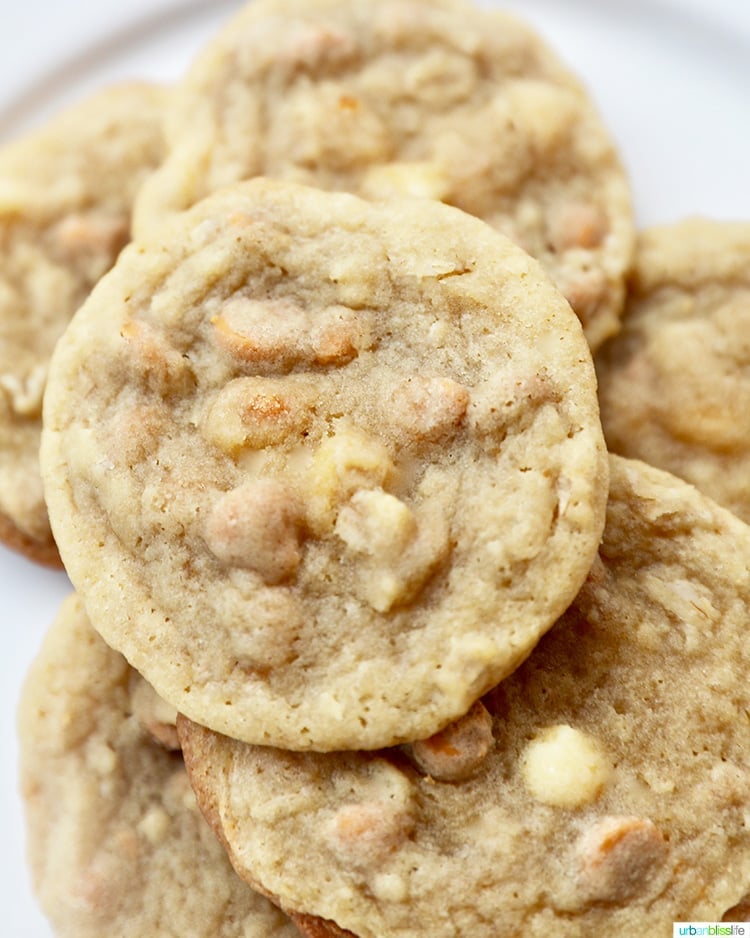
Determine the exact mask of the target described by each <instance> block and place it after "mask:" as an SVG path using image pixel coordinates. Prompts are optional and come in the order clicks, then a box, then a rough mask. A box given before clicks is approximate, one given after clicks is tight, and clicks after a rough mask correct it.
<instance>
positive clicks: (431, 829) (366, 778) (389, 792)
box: [178, 457, 750, 938]
mask: <svg viewBox="0 0 750 938" xmlns="http://www.w3.org/2000/svg"><path fill="white" fill-rule="evenodd" d="M611 470H612V471H611V483H612V484H611V496H610V501H609V507H608V514H607V526H606V529H605V532H604V536H603V540H602V546H601V550H600V555H599V557H598V559H597V561H596V563H595V564H594V567H593V569H592V572H591V575H590V576H589V578H588V579H587V581H586V583H585V585H584V586H583V588H582V589H581V591H580V593H579V595H578V597H577V598H576V600H575V602H574V603H573V605H572V606H571V608H570V609H569V610H568V611H567V612H566V613H565V615H563V616H562V617H561V618H560V619H559V621H558V622H557V624H556V625H555V627H554V628H553V629H552V630H551V631H550V632H549V633H547V634H546V635H545V636H544V637H543V638H542V639H541V641H540V642H539V644H538V645H537V646H536V648H535V649H534V651H533V652H532V653H531V654H530V656H529V657H528V658H527V660H526V661H525V662H524V663H523V664H522V665H521V666H520V667H519V668H518V669H517V670H516V671H515V672H514V673H513V674H511V675H510V676H508V677H507V678H506V679H505V680H503V681H501V682H500V684H499V685H498V686H497V687H496V688H494V689H493V690H492V691H491V692H490V693H489V694H487V695H485V697H484V698H483V708H484V709H479V708H477V710H476V711H475V713H474V714H473V716H471V717H469V718H468V724H467V725H468V726H470V725H471V723H472V721H474V720H477V721H479V724H480V726H482V725H483V723H484V720H485V716H484V714H485V711H486V714H487V717H486V718H487V719H488V720H490V722H491V730H492V742H491V744H490V745H489V746H488V747H487V749H486V751H485V752H484V755H483V757H482V758H478V759H477V761H476V764H475V765H474V767H473V771H472V772H471V773H470V774H468V775H467V776H464V777H459V778H455V777H453V778H452V777H450V776H447V775H446V776H444V777H443V778H442V779H441V777H440V773H439V772H433V771H430V770H428V772H426V773H425V771H424V768H421V767H415V766H414V764H413V763H412V761H411V760H410V759H407V758H405V752H404V750H405V748H406V747H401V748H399V749H388V750H381V751H380V752H378V753H377V754H369V753H363V752H359V753H327V754H326V753H312V754H311V753H307V754H300V753H289V752H284V751H282V750H279V749H272V748H268V747H262V746H250V745H247V744H243V743H241V742H238V741H236V740H231V739H228V738H227V737H224V736H220V735H219V734H216V733H212V732H211V731H210V730H206V729H203V728H201V727H199V726H197V725H196V724H193V723H190V722H189V721H186V720H184V719H183V718H179V719H178V733H179V735H180V739H181V741H182V743H183V746H184V749H185V753H186V756H185V758H186V764H187V765H188V772H189V774H190V775H191V779H192V781H193V784H194V786H195V790H196V793H197V797H198V800H199V803H201V805H202V806H203V807H204V809H206V810H209V811H211V812H212V816H213V820H214V824H215V825H216V828H217V830H218V831H219V834H220V836H221V837H222V838H224V839H225V842H226V844H227V849H228V850H229V852H230V855H231V856H232V859H233V863H234V864H235V866H236V868H237V870H238V871H239V873H240V875H241V876H243V877H246V878H248V880H250V881H253V882H257V883H260V884H261V885H262V887H263V888H264V889H267V890H269V891H272V892H274V893H276V894H277V895H278V897H279V901H280V902H281V904H282V905H283V906H284V907H285V908H288V909H290V910H292V911H293V913H294V914H295V915H298V916H300V917H301V919H302V926H303V932H304V933H305V934H309V935H313V936H327V935H338V934H341V930H344V931H345V933H346V934H350V933H351V934H354V935H357V936H360V938H373V936H378V938H394V936H401V935H404V934H414V929H415V926H414V923H415V922H418V923H419V926H418V930H419V933H420V934H421V933H424V934H427V935H430V936H436V938H454V936H457V935H460V936H472V938H475V936H477V938H496V936H497V935H522V934H523V935H532V936H539V938H542V936H545V938H546V936H549V935H551V934H554V935H563V936H571V938H572V936H578V938H580V936H581V935H616V936H626V935H661V934H668V933H669V931H670V929H671V927H672V923H673V922H674V921H686V920H687V921H709V922H716V921H719V920H720V919H721V918H722V916H723V915H724V914H725V913H726V914H736V915H742V914H744V913H743V905H742V903H743V902H746V900H743V896H745V895H746V893H747V887H748V882H750V833H749V830H748V824H747V815H748V808H747V806H748V799H749V798H750V766H748V761H747V752H748V746H749V745H750V722H748V719H747V712H748V702H749V701H748V690H747V682H746V680H745V679H744V677H745V675H746V674H747V669H748V664H750V652H748V646H747V641H746V631H747V630H746V625H747V620H748V613H749V611H750V528H748V527H747V526H746V525H745V524H744V523H743V522H741V521H739V520H738V519H737V518H736V517H735V516H733V515H732V514H730V513H729V512H728V511H726V510H724V509H722V508H720V507H719V506H718V505H716V504H715V503H713V502H711V501H710V500H709V499H708V498H707V497H704V496H702V495H701V494H700V493H698V492H697V491H696V490H695V489H694V488H693V487H692V486H689V485H687V484H686V483H684V482H682V481H681V480H678V479H677V478H675V477H674V476H671V475H668V474H666V473H664V472H661V471H659V470H656V469H652V468H650V467H648V466H646V465H644V464H643V463H639V462H630V461H627V460H624V459H620V458H619V457H612V464H611ZM461 735H462V734H461V721H459V723H458V724H456V725H455V726H454V727H451V728H448V729H447V730H446V731H444V734H442V740H443V742H444V743H445V746H444V747H441V746H440V738H441V734H439V735H438V737H436V744H433V745H432V747H431V748H432V749H433V750H434V751H436V753H437V757H438V758H439V759H440V760H441V761H443V760H444V763H447V764H448V765H450V751H449V750H448V752H447V754H446V755H444V751H441V748H442V749H443V750H445V749H448V747H449V746H450V744H451V740H452V739H454V740H455V739H458V741H459V743H460V739H461ZM531 747H536V749H535V751H536V755H537V756H538V757H539V758H538V760H536V758H530V756H529V750H530V748H531ZM454 748H458V746H456V747H454ZM482 748H484V747H482ZM475 751H476V753H477V755H478V756H481V752H480V749H479V748H477V749H476V750H475ZM530 763H535V764H534V765H533V767H532V768H530ZM399 778H400V781H399V780H398V779H399ZM292 779H293V784H290V780H292ZM374 779H380V780H385V779H387V780H388V783H387V785H386V784H385V783H384V781H381V783H380V784H375V782H374V781H373V780H374ZM530 781H531V784H530ZM332 832H334V834H335V835H337V836H333V835H332ZM292 842H293V843H294V844H295V848H294V849H293V850H290V849H289V844H290V843H292ZM732 909H734V910H735V911H734V912H731V913H730V911H729V910H732ZM311 916H312V917H313V918H312V919H311V918H310V917H311ZM305 928H307V929H308V930H307V931H305Z"/></svg>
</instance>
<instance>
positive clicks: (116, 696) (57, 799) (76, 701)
mask: <svg viewBox="0 0 750 938" xmlns="http://www.w3.org/2000/svg"><path fill="white" fill-rule="evenodd" d="M167 709H168V708H166V706H165V704H164V703H163V702H162V701H159V700H158V698H157V697H156V695H155V694H154V692H153V691H152V690H151V689H150V688H149V687H148V685H146V683H145V682H144V681H143V679H142V678H141V677H140V676H139V675H138V674H137V673H136V672H135V671H133V670H132V669H131V668H130V667H128V664H127V662H126V661H125V659H124V658H122V656H121V655H119V654H118V653H117V652H115V651H112V649H110V648H109V647H107V645H106V644H105V643H104V641H103V640H102V639H101V638H100V637H99V635H98V634H97V633H96V632H95V631H94V629H93V628H92V627H91V625H90V623H89V621H88V619H87V618H86V614H85V612H84V610H83V606H82V604H81V602H80V600H79V598H78V597H77V596H75V595H73V596H71V597H69V598H68V599H67V600H66V601H65V602H64V603H63V605H62V607H61V609H60V612H59V615H58V617H57V619H56V621H55V622H54V624H53V625H52V627H51V629H50V630H49V632H48V634H47V636H46V638H45V641H44V643H43V646H42V649H41V651H40V653H39V655H38V657H37V658H36V660H35V661H34V662H33V664H32V666H31V668H30V670H29V673H28V675H27V677H26V680H25V683H24V687H23V691H22V696H21V700H20V703H19V713H18V728H19V739H20V783H21V793H22V796H23V799H24V807H25V811H26V821H27V834H28V853H29V862H30V866H31V871H32V879H33V883H34V888H35V891H36V893H37V895H38V897H39V901H40V904H41V906H42V909H43V910H44V912H45V914H46V915H47V916H48V917H49V920H50V922H51V924H52V926H53V927H54V929H55V934H56V935H58V936H60V938H101V936H102V935H111V936H113V938H124V936H127V935H159V936H160V938H170V936H174V938H184V936H185V935H190V936H191V938H294V936H295V935H297V934H298V933H297V930H296V929H295V928H294V926H293V925H292V924H291V922H290V921H289V920H288V919H287V918H286V917H285V916H284V915H283V914H282V913H281V912H280V911H279V910H278V909H276V908H275V907H274V906H272V905H271V903H270V902H269V901H268V900H267V899H265V898H264V897H262V896H260V895H258V894H257V893H255V892H254V891H253V890H252V889H250V887H249V886H247V885H246V884H245V883H243V882H242V881H241V880H240V879H239V878H238V877H237V875H236V874H235V873H234V871H233V869H232V867H231V866H230V864H229V861H228V860H227V857H226V854H225V852H224V848H223V847H222V846H221V844H220V843H219V842H218V841H217V840H216V838H215V836H214V834H213V833H212V831H211V830H210V828H209V827H208V825H207V824H206V823H205V822H204V820H203V818H202V817H201V814H200V811H199V810H198V807H197V805H196V803H195V798H194V796H193V793H192V791H191V789H190V785H189V783H188V780H187V775H186V773H185V767H184V764H183V761H182V757H181V755H180V754H179V753H177V752H172V751H169V750H168V749H167V748H165V747H164V746H163V745H162V743H161V741H160V735H161V734H160V733H157V734H156V735H154V733H153V729H154V727H155V726H159V727H163V726H165V725H167V724H168V723H169V722H171V724H172V731H173V732H174V716H175V714H174V713H172V715H171V718H170V716H169V714H168V713H166V714H165V712H164V711H165V710H167ZM154 716H157V717H158V718H159V719H158V720H157V721H156V723H155V722H154V719H153V717H154ZM170 746H171V743H170Z"/></svg>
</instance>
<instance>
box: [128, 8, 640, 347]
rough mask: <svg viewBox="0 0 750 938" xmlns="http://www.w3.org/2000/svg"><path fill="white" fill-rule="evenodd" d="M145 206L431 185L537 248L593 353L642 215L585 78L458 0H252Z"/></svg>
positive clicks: (141, 209)
mask: <svg viewBox="0 0 750 938" xmlns="http://www.w3.org/2000/svg"><path fill="white" fill-rule="evenodd" d="M168 128H169V135H168V138H169V143H170V153H169V156H168V159H167V160H166V162H165V164H164V166H163V168H162V169H161V170H160V171H159V172H158V173H156V174H155V175H154V177H153V178H152V180H151V181H150V182H149V183H147V185H146V187H145V188H144V190H143V193H142V196H141V197H140V198H139V202H138V207H137V212H136V218H137V219H138V220H139V226H143V225H148V224H149V223H150V221H151V219H153V218H154V217H155V218H157V219H158V218H159V217H160V216H161V215H162V213H163V212H165V211H168V210H175V209H182V208H186V207H188V206H190V205H192V204H194V203H195V202H196V201H198V200H199V199H200V198H202V197H203V196H205V195H206V194H207V193H209V192H211V191H213V190H215V189H216V188H218V187H219V186H222V185H226V184H228V183H232V182H235V181H237V180H241V179H247V178H250V177H252V176H258V175H265V176H273V177H278V178H283V179H289V180H293V181H296V182H302V183H307V184H311V185H315V186H321V187H323V188H326V189H338V190H346V191H350V192H355V193H357V194H359V195H364V196H366V197H370V198H374V199H380V198H392V197H395V198H398V197H401V196H402V195H405V194H408V195H420V196H426V197H430V198H435V199H440V200H442V201H443V202H447V203H450V204H452V205H456V206H458V207H459V208H461V209H463V210H465V211H467V212H470V213H472V214H474V215H477V216H479V217H480V218H483V219H484V220H486V221H487V222H489V223H490V224H491V225H493V226H494V227H496V228H498V229H499V230H500V231H502V232H504V233H505V234H508V235H509V236H510V237H512V238H513V239H514V240H516V241H517V242H518V243H519V244H520V245H521V246H522V247H524V248H525V249H526V250H528V251H529V252H530V253H531V254H533V255H534V256H535V257H537V258H538V259H539V260H541V261H542V263H543V264H544V265H545V267H546V268H547V270H548V271H549V272H550V273H551V274H552V277H553V278H554V279H555V281H556V282H557V284H558V285H559V287H560V288H561V290H562V291H563V293H564V294H565V296H566V297H567V298H568V299H569V300H570V302H571V304H572V305H573V307H574V308H575V310H576V312H577V313H578V315H579V316H580V318H581V320H582V322H583V324H584V328H585V332H586V335H587V337H588V339H589V342H590V343H591V345H592V347H596V346H598V345H599V344H601V342H602V341H603V340H604V339H605V338H607V336H609V335H612V334H613V333H614V332H615V331H616V329H617V325H618V319H619V314H620V312H621V307H622V301H623V274H624V272H625V270H626V268H627V266H628V265H629V262H630V259H631V252H632V240H633V224H632V210H631V203H630V194H629V187H628V183H627V181H626V178H625V173H624V171H623V168H622V166H621V164H620V162H619V159H618V156H617V154H616V152H615V148H614V146H613V143H612V140H611V138H610V135H609V133H608V131H607V130H606V128H605V127H604V125H603V122H602V120H601V119H600V117H599V115H598V114H597V113H596V111H595V108H594V106H593V104H592V102H591V100H590V98H589V97H588V95H587V93H586V91H585V90H584V89H583V88H582V86H581V85H580V83H579V82H578V80H577V79H576V78H575V77H573V76H572V75H571V73H570V72H569V70H568V69H567V68H566V67H565V66H563V65H562V64H561V63H560V62H559V61H558V59H557V56H556V55H555V54H554V53H553V52H552V51H551V50H550V49H549V48H547V47H546V46H545V45H544V44H543V43H542V41H541V40H540V38H539V37H538V36H537V35H535V34H534V33H533V32H532V31H531V30H530V29H529V28H528V27H527V26H525V25H524V24H522V23H520V22H518V21H517V20H515V19H513V18H511V17H509V16H507V15H506V14H504V13H500V12H498V11H487V10H480V9H479V8H477V7H475V6H473V5H472V4H470V3H464V2H461V0H437V2H435V0H396V2H382V3H372V2H371V0H315V2H310V0H253V2H252V3H250V4H248V5H247V7H246V8H245V9H244V10H243V11H242V12H241V13H240V14H239V15H238V16H237V17H235V18H234V19H233V20H232V21H231V22H230V23H229V24H228V25H227V26H226V28H225V29H224V30H223V31H222V32H221V33H220V34H219V35H218V36H217V37H216V38H215V40H214V41H212V42H211V43H210V44H209V45H208V47H207V48H206V49H205V51H204V52H203V53H202V54H201V55H200V56H199V57H198V59H197V61H196V62H195V64H194V66H193V67H192V69H191V70H190V72H189V74H188V76H187V79H186V81H185V82H184V83H183V86H182V88H181V92H180V95H179V96H178V97H177V98H176V99H175V107H174V108H173V109H172V110H171V112H170V115H169V121H168Z"/></svg>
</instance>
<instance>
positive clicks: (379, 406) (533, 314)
mask: <svg viewBox="0 0 750 938" xmlns="http://www.w3.org/2000/svg"><path fill="white" fill-rule="evenodd" d="M42 462H43V469H44V473H45V482H46V495H47V498H48V501H49V507H50V514H51V517H52V521H53V526H54V529H55V534H56V537H57V541H58V544H59V545H60V550H61V554H62V556H63V558H64V560H65V563H66V567H67V569H68V572H69V574H70V576H71V578H72V580H73V582H74V584H75V585H76V587H77V588H78V589H79V590H80V591H81V592H82V593H83V594H84V595H85V599H86V604H87V608H88V611H89V614H90V615H91V618H92V622H93V624H94V625H95V627H96V628H98V629H99V630H100V631H101V633H102V634H103V636H104V637H105V638H106V639H107V641H108V642H110V644H112V645H113V647H115V648H117V649H118V650H120V651H121V652H123V653H124V654H125V656H126V657H127V658H128V660H129V661H130V662H131V664H133V665H134V666H135V667H136V668H137V669H138V670H139V671H141V672H142V673H143V674H144V675H145V676H146V678H147V679H148V680H149V682H150V683H151V684H153V686H154V687H155V688H156V689H157V691H158V692H159V694H160V695H161V696H162V697H163V698H164V699H166V700H168V701H169V702H170V703H171V704H172V705H173V706H175V707H177V708H178V709H179V710H181V711H183V712H185V713H186V714H187V715H188V716H190V717H192V718H193V719H196V720H198V721H200V722H202V723H205V724H206V725H208V726H211V727H212V728H214V729H217V730H219V731H220V732H226V733H228V734H230V735H233V736H236V737H237V738H240V739H245V740H247V741H249V742H256V743H269V744H275V745H281V746H288V747H290V748H293V749H306V748H313V749H337V748H347V747H350V748H351V747H357V748H375V747H378V746H382V745H386V744H389V745H390V744H394V743H396V742H401V741H404V740H408V739H413V738H416V737H419V736H420V735H425V736H426V735H430V734H431V733H433V732H435V731H436V730H438V729H440V727H441V726H442V725H444V724H445V723H447V722H450V721H451V720H452V719H454V718H456V717H457V716H459V715H461V714H463V713H464V712H465V711H466V710H467V709H468V708H469V707H470V706H471V704H472V702H473V701H474V700H475V699H476V698H477V697H479V696H480V695H481V694H482V693H484V692H485V691H486V690H487V689H488V688H489V687H491V686H493V685H494V684H495V683H497V681H498V680H499V679H500V678H501V677H503V676H504V675H505V674H507V673H508V672H509V671H511V670H513V668H514V667H516V666H517V665H518V664H519V663H520V662H521V661H522V660H523V658H524V657H525V656H526V655H527V654H528V652H529V651H530V650H531V648H532V647H533V645H534V643H535V642H536V641H537V639H538V638H539V637H540V635H541V634H542V633H543V632H544V631H545V630H546V629H547V628H549V627H550V626H551V625H552V624H553V622H554V620H555V618H556V617H557V616H558V615H559V614H560V612H562V610H563V609H564V608H565V607H566V606H567V605H568V603H569V602H570V601H571V600H572V598H573V596H574V595H575V593H576V591H577V590H578V588H579V587H580V584H581V582H582V581H583V579H584V578H585V576H586V572H587V570H588V568H589V567H590V565H591V562H592V559H593V557H594V555H595V552H596V548H597V545H598V541H599V536H600V532H601V529H602V527H603V522H604V507H605V502H606V487H607V463H606V456H605V453H604V449H603V441H602V437H601V426H600V423H599V418H598V407H597V402H596V393H595V386H594V373H593V366H592V363H591V357H590V353H589V350H588V347H587V345H586V342H585V339H584V337H583V334H582V332H581V329H580V324H579V323H578V321H577V319H576V317H575V316H574V314H573V313H572V311H571V310H570V307H569V306H568V304H567V303H566V302H565V300H564V299H563V297H562V296H561V295H560V294H559V293H558V292H557V291H556V290H555V289H554V288H553V286H552V285H551V283H550V282H549V280H548V279H547V278H546V277H545V275H544V274H543V272H542V270H541V268H540V267H539V265H538V264H537V263H536V262H535V261H533V260H532V259H531V258H530V257H528V255H526V254H525V253H524V252H522V251H521V250H520V249H519V248H517V247H516V246H515V245H513V244H512V243H511V242H510V241H508V240H507V239H506V238H504V237H502V236H501V235H499V234H498V233H496V232H494V231H493V230H492V229H491V228H489V227H488V226H487V225H485V224H484V223H482V222H481V221H479V220H477V219H476V218H472V217H471V216H469V215H467V214H465V213H462V212H460V211H458V210H457V209H454V208H450V207H448V206H446V205H442V204H440V203H439V202H433V201H431V200H414V201H413V203H408V202H403V203H395V202H393V203H378V204H375V203H370V202H367V201H364V200H361V199H359V198H357V197H355V196H352V195H348V194H344V193H329V192H325V191H322V190H318V189H312V188H307V187H301V186H296V185H293V184H287V183H280V182H271V181H266V180H262V179H259V180H254V181H250V182H249V183H245V184H240V185H238V186H237V187H236V188H233V189H228V190H224V191H223V192H220V193H217V194H215V195H214V196H212V197H209V198H208V199H206V200H205V202H203V203H201V204H199V205H198V206H196V207H195V208H194V209H193V210H191V211H190V212H188V213H185V214H184V215H183V216H181V217H179V218H177V219H176V220H174V221H173V223H170V224H169V225H168V226H167V227H166V228H163V229H161V230H159V231H157V232H155V233H154V234H153V237H152V239H151V240H148V239H144V240H142V241H139V242H134V243H133V244H132V245H131V246H129V247H128V248H126V250H125V251H124V252H123V254H122V255H121V257H120V259H119V261H118V263H117V265H116V266H115V268H114V270H113V271H112V272H111V274H109V275H108V276H107V277H106V278H104V279H103V280H102V281H100V283H99V285H98V286H97V288H96V289H95V290H94V292H93V294H92V296H91V298H90V299H89V301H88V302H87V303H86V304H85V305H84V306H83V307H82V309H81V310H80V311H79V313H78V315H77V316H76V317H75V319H74V320H73V323H72V324H71V326H70V328H69V329H68V330H67V332H66V334H65V336H64V337H63V339H62V340H61V342H60V343H59V344H58V347H57V350H56V353H55V356H54V359H53V363H52V368H51V372H50V384H49V390H48V393H47V395H46V397H45V432H44V438H43V445H42Z"/></svg>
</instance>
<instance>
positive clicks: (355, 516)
mask: <svg viewBox="0 0 750 938" xmlns="http://www.w3.org/2000/svg"><path fill="white" fill-rule="evenodd" d="M335 531H336V534H338V536H339V537H340V538H341V540H342V541H344V543H345V544H346V545H347V547H349V549H350V550H353V551H355V552H358V553H362V554H369V555H370V556H373V557H380V558H388V557H393V556H395V555H398V554H400V553H402V551H404V550H405V548H406V546H407V544H408V543H409V542H410V541H411V540H412V539H413V538H414V536H415V535H416V533H417V522H416V519H415V517H414V514H413V513H412V511H411V510H410V509H409V507H408V506H407V505H405V504H404V503H403V502H402V501H401V500H400V499H398V498H396V496H395V495H390V494H389V493H388V492H384V491H383V490H382V489H380V488H378V489H360V490H359V491H358V492H355V493H354V495H352V497H351V499H350V500H349V502H347V504H346V505H344V506H343V508H342V509H341V511H340V512H339V515H338V518H337V519H336V525H335Z"/></svg>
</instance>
